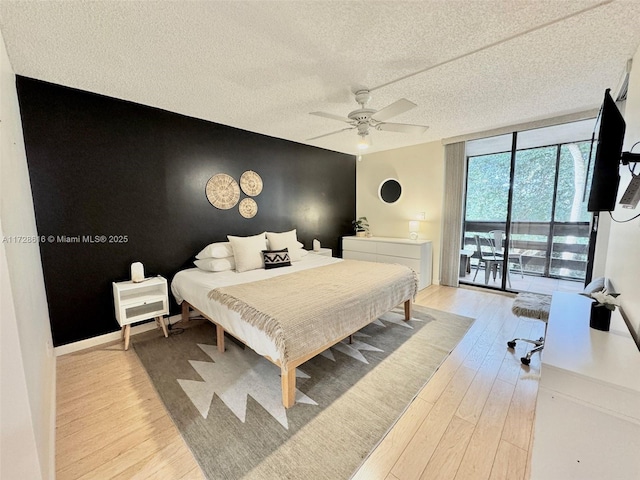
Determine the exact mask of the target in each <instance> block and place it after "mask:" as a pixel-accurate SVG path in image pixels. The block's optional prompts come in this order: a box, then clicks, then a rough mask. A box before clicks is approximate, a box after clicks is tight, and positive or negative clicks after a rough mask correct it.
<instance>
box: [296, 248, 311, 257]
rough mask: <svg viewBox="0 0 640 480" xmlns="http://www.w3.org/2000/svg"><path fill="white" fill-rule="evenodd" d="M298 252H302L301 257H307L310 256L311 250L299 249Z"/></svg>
mask: <svg viewBox="0 0 640 480" xmlns="http://www.w3.org/2000/svg"><path fill="white" fill-rule="evenodd" d="M298 252H300V256H301V257H306V256H307V255H309V250H305V249H304V248H299V249H298Z"/></svg>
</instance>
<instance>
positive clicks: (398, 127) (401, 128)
mask: <svg viewBox="0 0 640 480" xmlns="http://www.w3.org/2000/svg"><path fill="white" fill-rule="evenodd" d="M428 128H429V127H427V126H426V125H409V124H408V123H380V124H378V125H376V130H386V131H387V132H400V133H414V134H420V133H424V132H426V131H427V129H428Z"/></svg>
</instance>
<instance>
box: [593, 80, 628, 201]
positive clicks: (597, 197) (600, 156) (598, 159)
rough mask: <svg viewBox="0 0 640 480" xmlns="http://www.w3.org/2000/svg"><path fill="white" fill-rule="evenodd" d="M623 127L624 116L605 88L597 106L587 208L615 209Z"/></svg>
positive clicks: (624, 125) (624, 126)
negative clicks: (596, 126) (597, 126)
mask: <svg viewBox="0 0 640 480" xmlns="http://www.w3.org/2000/svg"><path fill="white" fill-rule="evenodd" d="M625 128H626V124H625V121H624V118H622V114H621V113H620V110H618V107H617V106H616V104H615V102H614V101H613V98H611V95H610V94H609V89H607V90H606V91H605V92H604V101H603V103H602V108H601V110H600V129H599V130H598V140H597V141H598V144H597V145H598V146H597V148H596V156H595V161H594V164H593V176H592V180H591V190H590V193H589V203H588V204H587V210H588V211H590V212H610V211H612V210H614V209H615V205H616V197H617V194H618V185H619V184H620V173H619V167H620V157H621V156H622V143H623V141H624V131H625Z"/></svg>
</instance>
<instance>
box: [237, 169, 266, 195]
mask: <svg viewBox="0 0 640 480" xmlns="http://www.w3.org/2000/svg"><path fill="white" fill-rule="evenodd" d="M240 187H241V188H242V191H243V192H244V193H246V194H247V195H249V196H250V197H255V196H256V195H260V192H261V191H262V178H260V175H258V174H257V173H256V172H254V171H253V170H247V171H246V172H244V173H243V174H242V176H241V177H240Z"/></svg>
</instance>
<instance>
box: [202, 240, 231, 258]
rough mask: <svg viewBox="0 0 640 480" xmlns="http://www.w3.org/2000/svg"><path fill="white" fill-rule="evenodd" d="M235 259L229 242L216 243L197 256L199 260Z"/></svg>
mask: <svg viewBox="0 0 640 480" xmlns="http://www.w3.org/2000/svg"><path fill="white" fill-rule="evenodd" d="M227 257H233V249H232V248H231V243H229V242H216V243H212V244H210V245H207V246H206V247H204V248H203V249H202V251H201V252H200V253H198V254H197V255H196V258H197V259H198V260H202V259H203V258H227Z"/></svg>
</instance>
